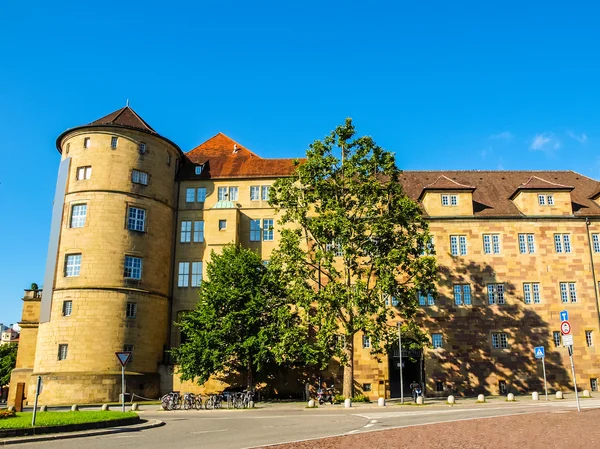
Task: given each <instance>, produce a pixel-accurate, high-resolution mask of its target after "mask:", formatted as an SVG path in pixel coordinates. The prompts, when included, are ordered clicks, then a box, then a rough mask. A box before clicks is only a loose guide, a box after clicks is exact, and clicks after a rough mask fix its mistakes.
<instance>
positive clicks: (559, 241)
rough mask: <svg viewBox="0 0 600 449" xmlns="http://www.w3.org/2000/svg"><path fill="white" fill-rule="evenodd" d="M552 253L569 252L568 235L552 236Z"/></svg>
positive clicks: (569, 241)
mask: <svg viewBox="0 0 600 449" xmlns="http://www.w3.org/2000/svg"><path fill="white" fill-rule="evenodd" d="M554 251H555V252H556V253H559V254H561V253H570V252H571V235H570V234H554Z"/></svg>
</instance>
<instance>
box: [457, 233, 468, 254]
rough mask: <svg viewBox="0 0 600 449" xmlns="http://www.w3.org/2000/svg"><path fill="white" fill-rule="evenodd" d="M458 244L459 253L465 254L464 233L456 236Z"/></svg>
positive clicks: (465, 237)
mask: <svg viewBox="0 0 600 449" xmlns="http://www.w3.org/2000/svg"><path fill="white" fill-rule="evenodd" d="M458 246H459V249H460V255H461V256H466V255H467V236H466V235H459V236H458Z"/></svg>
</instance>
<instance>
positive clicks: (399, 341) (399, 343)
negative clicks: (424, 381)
mask: <svg viewBox="0 0 600 449" xmlns="http://www.w3.org/2000/svg"><path fill="white" fill-rule="evenodd" d="M401 326H402V324H401V323H400V321H398V351H399V355H400V404H404V381H403V380H402V329H401Z"/></svg>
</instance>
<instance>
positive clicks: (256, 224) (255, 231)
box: [250, 219, 262, 242]
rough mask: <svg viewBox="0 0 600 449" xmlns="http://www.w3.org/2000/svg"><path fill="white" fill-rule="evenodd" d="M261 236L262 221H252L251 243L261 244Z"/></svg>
mask: <svg viewBox="0 0 600 449" xmlns="http://www.w3.org/2000/svg"><path fill="white" fill-rule="evenodd" d="M261 235H262V229H261V227H260V219H250V241H251V242H260V237H261Z"/></svg>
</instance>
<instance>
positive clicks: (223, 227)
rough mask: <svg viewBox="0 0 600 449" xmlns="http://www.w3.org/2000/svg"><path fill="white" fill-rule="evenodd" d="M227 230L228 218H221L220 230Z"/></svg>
mask: <svg viewBox="0 0 600 449" xmlns="http://www.w3.org/2000/svg"><path fill="white" fill-rule="evenodd" d="M226 230H227V220H219V231H226Z"/></svg>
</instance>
